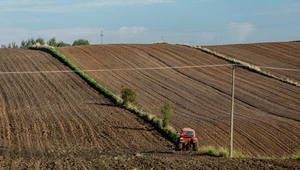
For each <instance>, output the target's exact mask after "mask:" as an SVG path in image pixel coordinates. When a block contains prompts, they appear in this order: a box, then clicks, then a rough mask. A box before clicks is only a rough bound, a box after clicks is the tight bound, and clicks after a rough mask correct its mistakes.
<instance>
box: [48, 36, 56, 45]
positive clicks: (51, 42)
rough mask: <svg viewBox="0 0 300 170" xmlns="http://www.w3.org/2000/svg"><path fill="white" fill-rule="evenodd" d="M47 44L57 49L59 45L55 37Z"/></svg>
mask: <svg viewBox="0 0 300 170" xmlns="http://www.w3.org/2000/svg"><path fill="white" fill-rule="evenodd" d="M47 44H48V45H49V46H52V47H56V46H57V43H56V39H55V37H52V38H51V39H50V40H49V41H48V42H47Z"/></svg>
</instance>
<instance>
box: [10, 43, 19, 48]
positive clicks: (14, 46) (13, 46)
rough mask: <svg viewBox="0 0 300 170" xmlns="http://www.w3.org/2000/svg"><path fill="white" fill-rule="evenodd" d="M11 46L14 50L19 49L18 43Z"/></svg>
mask: <svg viewBox="0 0 300 170" xmlns="http://www.w3.org/2000/svg"><path fill="white" fill-rule="evenodd" d="M11 46H12V48H19V46H18V44H17V43H16V42H12V44H11Z"/></svg>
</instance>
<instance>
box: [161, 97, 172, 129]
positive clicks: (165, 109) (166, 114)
mask: <svg viewBox="0 0 300 170" xmlns="http://www.w3.org/2000/svg"><path fill="white" fill-rule="evenodd" d="M171 108H172V105H171V103H170V102H169V101H166V102H165V105H164V106H162V107H161V108H160V110H161V114H162V116H163V120H162V126H163V127H164V128H165V127H167V126H168V125H169V120H170V118H171Z"/></svg>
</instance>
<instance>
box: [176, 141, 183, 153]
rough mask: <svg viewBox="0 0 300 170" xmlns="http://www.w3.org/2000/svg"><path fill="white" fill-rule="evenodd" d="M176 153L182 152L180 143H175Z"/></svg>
mask: <svg viewBox="0 0 300 170" xmlns="http://www.w3.org/2000/svg"><path fill="white" fill-rule="evenodd" d="M175 150H176V151H181V150H182V145H181V143H180V142H177V143H176V148H175Z"/></svg>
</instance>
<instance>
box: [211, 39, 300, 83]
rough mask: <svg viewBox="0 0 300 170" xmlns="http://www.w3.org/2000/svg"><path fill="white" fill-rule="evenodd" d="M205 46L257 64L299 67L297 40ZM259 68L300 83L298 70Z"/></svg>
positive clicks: (299, 50) (298, 45)
mask: <svg viewBox="0 0 300 170" xmlns="http://www.w3.org/2000/svg"><path fill="white" fill-rule="evenodd" d="M207 48H209V49H211V50H214V51H217V52H219V53H221V54H224V55H227V56H230V57H233V58H236V59H239V60H242V61H245V62H248V63H251V64H254V65H257V66H267V67H278V68H290V69H300V55H299V54H300V43H299V42H280V43H256V44H236V45H220V46H208V47H207ZM261 69H262V70H264V71H266V72H270V73H272V74H274V75H276V76H278V77H281V78H285V79H290V80H293V81H297V82H299V83H300V73H299V71H287V70H278V69H268V68H261Z"/></svg>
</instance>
